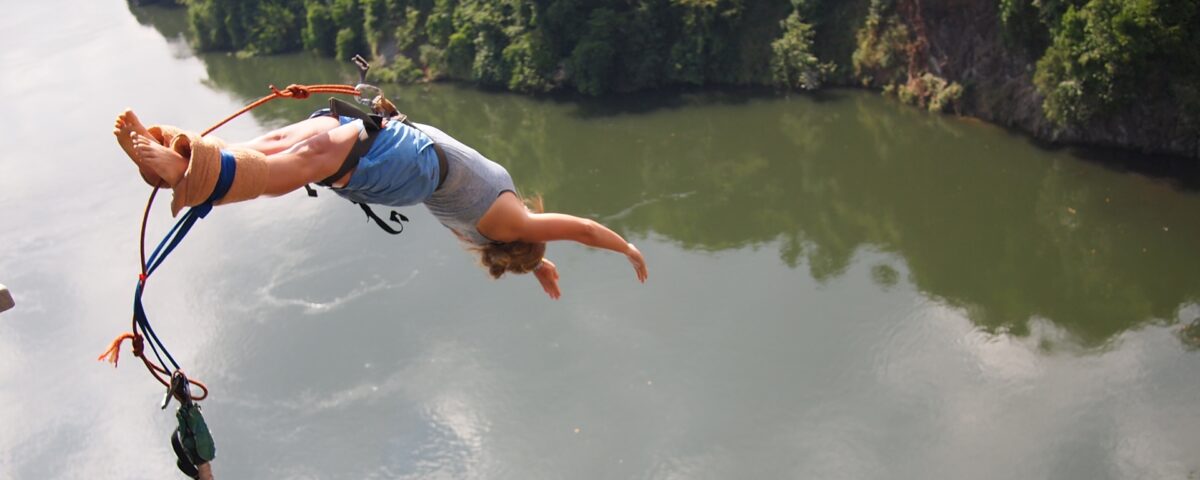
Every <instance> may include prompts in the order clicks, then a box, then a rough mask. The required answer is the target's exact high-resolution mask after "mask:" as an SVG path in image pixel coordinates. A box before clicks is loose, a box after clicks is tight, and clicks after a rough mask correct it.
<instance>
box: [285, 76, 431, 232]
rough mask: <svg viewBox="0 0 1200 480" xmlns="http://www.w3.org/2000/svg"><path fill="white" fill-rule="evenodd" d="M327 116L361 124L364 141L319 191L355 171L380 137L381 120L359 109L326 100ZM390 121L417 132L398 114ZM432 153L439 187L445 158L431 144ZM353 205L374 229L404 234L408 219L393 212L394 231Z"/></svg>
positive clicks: (366, 208)
mask: <svg viewBox="0 0 1200 480" xmlns="http://www.w3.org/2000/svg"><path fill="white" fill-rule="evenodd" d="M329 112H330V113H331V114H332V115H333V116H334V117H335V118H337V117H351V118H356V119H359V120H362V121H363V126H364V128H366V132H367V138H366V139H365V140H359V141H357V142H355V143H354V147H352V148H351V149H350V153H349V154H347V155H346V160H345V161H343V162H342V166H341V167H340V168H338V171H337V173H334V174H333V175H330V176H329V177H326V178H325V179H324V180H321V181H320V182H317V185H320V186H322V187H329V186H332V185H333V182H336V181H337V180H338V179H339V178H342V177H343V176H345V175H346V174H347V173H349V172H350V170H353V169H354V168H355V167H357V166H358V161H359V159H361V158H362V156H363V155H366V154H367V152H368V151H370V150H371V145H372V144H374V143H375V138H376V137H377V136H379V131H380V130H382V129H383V117H382V116H380V115H371V114H367V113H366V112H363V111H362V110H359V109H358V107H355V106H354V105H351V104H350V103H347V102H345V101H342V100H339V99H337V98H330V99H329ZM397 113H398V112H397ZM393 120H396V121H400V122H403V123H404V124H406V125H409V126H412V127H413V128H416V127H415V126H413V125H412V123H411V122H409V121H408V117H407V116H406V115H404V114H402V113H401V114H398V115H397V116H396V117H393ZM434 149H435V150H436V151H437V154H438V160H439V161H440V162H441V163H440V164H439V165H440V166H441V169H442V176H441V178H439V179H438V181H439V185H440V184H441V183H440V182H441V181H442V180H444V179H445V166H444V165H445V154H444V153H442V150H441V147H438V146H437V144H436V143H435V144H434ZM304 189H305V190H306V191H308V196H310V197H315V196H317V191H316V190H314V189H313V188H312V187H310V186H308V185H307V184H305V185H304ZM354 203H355V204H357V205H358V206H359V208H362V211H363V213H365V214H366V215H367V218H369V219H371V221H373V222H375V224H376V225H379V228H381V229H383V231H385V232H387V233H390V234H392V235H399V234H400V233H402V232H404V223H403V222H407V221H408V217H406V216H404V214H402V213H400V212H397V211H395V210H392V215H391V216H390V217H389V218H390V220H391V221H393V222H395V223H396V225H399V226H400V228H399V229H396V228H393V227H392V226H391V225H389V224H388V222H387V220H384V219H382V218H380V217H379V215H376V214H375V212H374V211H372V210H371V207H369V206H367V204H365V203H361V202H354Z"/></svg>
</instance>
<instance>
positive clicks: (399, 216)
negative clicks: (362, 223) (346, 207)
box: [354, 202, 408, 235]
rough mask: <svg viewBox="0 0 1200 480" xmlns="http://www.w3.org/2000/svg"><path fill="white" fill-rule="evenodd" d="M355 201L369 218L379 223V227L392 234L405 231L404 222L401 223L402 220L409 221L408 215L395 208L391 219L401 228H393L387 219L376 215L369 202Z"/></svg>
mask: <svg viewBox="0 0 1200 480" xmlns="http://www.w3.org/2000/svg"><path fill="white" fill-rule="evenodd" d="M354 203H355V204H356V205H358V206H359V208H362V211H363V213H365V214H367V218H369V219H371V220H373V221H374V222H375V224H376V225H379V228H382V229H383V231H385V232H387V233H390V234H392V235H399V234H400V233H401V232H403V231H404V223H401V222H407V221H408V217H406V216H404V214H402V213H400V212H397V211H395V210H392V216H391V220H392V221H393V222H396V225H399V226H400V229H399V230H397V229H395V228H392V226H391V225H388V223H387V222H386V221H384V220H383V219H382V218H379V215H376V214H375V212H373V211H371V207H368V206H367V204H365V203H362V202H354Z"/></svg>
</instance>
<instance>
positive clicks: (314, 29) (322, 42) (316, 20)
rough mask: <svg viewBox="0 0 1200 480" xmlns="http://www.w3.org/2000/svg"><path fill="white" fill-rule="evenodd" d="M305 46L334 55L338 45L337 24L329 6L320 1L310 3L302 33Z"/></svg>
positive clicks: (323, 53) (326, 54)
mask: <svg viewBox="0 0 1200 480" xmlns="http://www.w3.org/2000/svg"><path fill="white" fill-rule="evenodd" d="M301 37H302V38H303V41H304V48H305V49H307V50H311V51H314V52H317V53H319V54H321V55H325V56H333V54H334V53H336V51H337V50H336V49H335V48H336V46H337V43H336V42H337V24H335V23H333V14H332V13H330V11H329V7H327V6H325V4H323V3H320V2H310V3H309V4H308V15H307V18H306V23H305V27H304V32H303V34H302V35H301Z"/></svg>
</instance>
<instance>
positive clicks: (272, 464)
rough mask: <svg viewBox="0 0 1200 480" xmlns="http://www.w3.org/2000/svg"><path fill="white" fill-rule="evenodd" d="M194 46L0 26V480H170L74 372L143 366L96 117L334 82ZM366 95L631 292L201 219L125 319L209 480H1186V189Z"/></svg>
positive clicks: (668, 104) (166, 423) (117, 185)
mask: <svg viewBox="0 0 1200 480" xmlns="http://www.w3.org/2000/svg"><path fill="white" fill-rule="evenodd" d="M184 29H185V23H184V16H183V14H182V12H181V11H179V10H162V9H142V8H135V9H132V10H131V8H130V7H128V6H127V4H125V3H123V2H120V1H116V0H96V1H90V0H89V1H83V0H74V1H69V2H68V1H60V2H21V3H20V4H19V5H9V6H8V7H7V8H6V9H5V15H4V16H3V17H0V38H2V39H3V41H2V42H0V44H2V45H4V47H3V49H0V65H2V66H3V67H2V69H0V89H2V91H3V92H4V95H5V98H6V101H5V115H3V117H2V119H0V126H2V127H3V128H2V131H3V132H4V134H3V135H0V152H2V153H0V283H3V284H5V285H8V286H9V287H10V288H11V290H12V291H13V294H14V296H15V297H16V301H17V307H16V308H15V309H14V310H11V311H8V312H5V313H3V314H0V478H4V479H10V478H11V479H46V478H121V479H163V478H182V476H180V475H179V474H178V473H177V472H175V467H174V458H173V454H172V452H171V449H170V446H169V443H168V442H167V438H168V435H169V433H170V432H171V430H172V429H173V428H174V417H173V415H172V414H171V413H172V411H171V410H168V411H161V410H159V409H158V402H159V400H160V398H161V396H162V388H161V387H159V386H158V385H157V383H155V382H154V381H153V380H152V379H151V378H150V377H149V376H148V375H147V374H146V373H145V371H144V369H143V368H142V366H141V365H140V362H139V361H138V360H137V359H136V358H134V357H133V356H132V355H131V353H130V352H129V350H128V346H126V350H125V352H124V355H123V356H122V361H121V365H120V368H118V369H113V368H112V367H111V366H109V365H108V364H106V363H100V362H97V361H96V355H97V354H99V353H100V352H101V351H102V350H104V348H105V347H106V346H107V344H108V342H109V341H110V340H111V339H112V338H113V337H115V336H116V335H118V334H120V333H122V332H123V331H125V330H127V329H128V328H129V319H130V312H131V309H130V305H131V299H132V294H133V290H134V286H135V283H136V279H137V274H138V227H139V224H140V220H141V213H142V209H143V207H144V205H145V203H146V199H147V196H148V194H149V192H150V189H149V188H148V187H146V185H144V184H143V183H142V182H141V181H140V179H139V178H138V176H137V175H136V173H135V170H134V168H133V166H132V164H131V163H130V162H129V161H128V160H127V159H126V158H125V157H124V156H123V155H122V153H121V151H120V150H119V149H118V148H117V145H116V144H115V142H114V140H113V137H112V136H111V135H110V133H109V132H110V129H111V125H112V120H113V117H114V116H115V115H116V114H117V113H118V112H119V111H120V110H121V109H122V108H124V107H127V106H131V107H133V108H135V109H136V110H137V111H138V112H139V113H140V114H141V115H142V118H143V119H146V120H147V121H150V122H161V123H169V124H176V125H180V126H183V127H186V128H191V129H197V130H199V129H203V128H204V127H207V126H208V125H210V124H212V123H213V122H215V121H216V120H217V119H219V118H221V117H223V116H225V115H227V114H228V113H230V112H232V111H234V110H236V109H237V108H239V107H241V106H242V105H244V104H245V103H247V102H248V101H250V100H252V99H254V98H257V97H259V96H261V95H263V94H265V93H266V92H267V90H266V85H267V84H271V83H274V84H276V85H280V86H282V85H286V84H289V83H340V82H346V81H352V80H353V74H352V71H351V69H349V68H348V67H347V66H346V65H342V64H340V63H334V62H332V61H329V60H323V59H318V58H315V57H312V56H309V55H292V56H283V57H273V58H257V59H239V58H237V57H236V56H231V55H224V54H214V55H207V54H205V55H197V54H196V53H194V52H193V51H192V50H190V49H189V47H188V46H187V43H186V42H185V41H184V40H183V39H182V37H181V35H182V33H183V31H184ZM387 91H388V93H389V94H390V95H391V96H393V97H395V98H396V99H397V103H398V104H399V105H400V106H401V108H402V110H404V111H406V112H407V113H409V114H410V115H411V116H412V117H413V118H415V119H417V120H419V121H421V122H425V123H431V124H434V125H437V126H439V127H440V128H442V129H443V130H445V131H447V132H449V133H451V134H452V135H455V136H456V137H458V138H459V139H461V140H463V141H464V142H466V143H468V144H470V145H472V146H474V147H476V148H477V149H478V150H480V151H481V152H483V153H484V154H486V155H488V156H489V157H491V158H492V159H495V160H496V161H498V162H499V163H501V164H503V165H505V166H506V167H507V168H508V169H509V170H510V171H511V172H512V174H513V176H514V178H515V179H516V183H517V186H518V188H519V189H520V190H521V191H522V192H526V193H540V194H541V195H542V196H543V197H544V199H545V202H546V204H547V206H548V208H550V209H552V210H557V211H563V212H567V213H572V214H575V215H580V216H585V217H589V218H594V219H597V220H599V221H602V222H603V223H605V224H607V225H609V226H611V227H613V229H615V230H616V231H618V232H620V233H621V234H623V235H625V236H626V237H627V238H628V239H630V240H631V241H633V242H634V243H636V244H637V245H638V246H639V247H640V248H641V250H642V252H644V254H645V257H646V259H647V262H648V265H649V269H650V279H649V281H648V282H647V283H646V284H644V285H641V284H638V283H637V282H636V280H635V278H634V275H633V272H632V271H631V269H630V268H629V265H628V263H627V262H626V261H625V259H624V258H622V257H620V256H619V255H616V254H613V253H610V252H603V251H596V250H592V249H588V248H584V247H581V246H578V245H573V244H572V245H568V244H554V245H552V246H551V247H550V249H549V254H548V255H549V257H550V258H553V259H554V260H555V261H556V262H557V263H558V265H559V268H560V270H561V273H562V288H563V297H562V299H561V300H559V301H552V300H549V299H547V298H546V297H545V295H544V294H543V293H542V292H541V290H540V289H539V288H538V286H537V283H536V281H535V280H534V279H532V278H525V277H517V278H506V279H503V280H499V281H493V280H490V279H489V278H488V277H487V276H486V275H485V272H484V271H483V270H482V269H481V268H479V267H477V266H476V265H475V264H474V261H473V260H472V258H471V256H470V255H468V254H466V253H465V252H464V251H463V249H462V248H461V247H460V246H459V245H458V243H457V242H456V241H455V239H454V237H453V236H452V235H451V233H450V232H449V231H447V230H446V229H444V228H442V227H441V226H440V225H438V223H437V222H436V221H435V220H434V219H433V218H432V216H431V215H430V214H429V213H428V212H427V211H426V210H425V209H424V207H421V206H416V207H410V208H405V209H401V210H402V211H403V213H405V214H406V215H407V216H408V217H409V218H410V219H411V222H409V223H408V224H407V227H406V229H405V232H404V233H403V234H402V235H400V236H399V237H391V236H388V235H385V234H383V233H382V232H381V231H379V230H378V229H377V228H376V227H375V226H374V225H372V224H370V223H368V222H367V221H366V219H365V218H364V217H363V216H362V214H361V212H360V211H359V210H358V208H357V207H355V206H354V205H351V204H349V203H347V202H345V201H343V200H341V199H339V198H337V197H336V196H335V195H332V194H330V193H329V192H324V193H322V194H321V195H320V197H318V198H317V199H311V198H308V197H307V196H305V194H304V192H303V191H300V192H295V193H292V194H289V195H286V196H283V197H280V198H274V199H264V200H258V201H254V202H249V203H243V204H237V205H230V206H223V207H218V208H216V209H215V210H214V211H213V212H212V214H210V215H209V216H208V218H206V219H204V220H201V221H200V222H199V223H198V224H197V226H196V227H195V228H194V229H193V231H192V233H191V234H190V235H189V236H188V237H187V238H186V239H185V240H184V241H183V243H182V244H181V245H180V246H179V248H178V249H176V250H175V252H174V254H173V255H172V256H171V257H170V258H168V259H167V261H166V263H164V264H163V267H162V268H160V269H159V270H158V271H157V272H155V275H154V276H153V277H151V280H150V282H149V284H148V287H147V290H146V297H145V300H146V308H147V310H148V312H149V316H150V319H151V321H152V322H153V324H154V325H155V327H156V329H157V331H158V333H159V335H160V336H161V337H162V338H163V339H164V341H165V342H166V344H167V345H168V346H169V347H170V348H171V352H172V353H173V354H174V356H175V358H177V359H178V360H179V361H180V362H181V364H182V365H183V366H184V368H185V370H186V371H187V372H188V373H189V374H191V375H192V376H194V377H197V378H199V379H201V380H202V381H204V382H206V383H207V384H208V386H209V387H210V388H211V389H212V395H211V397H210V399H208V400H206V401H204V402H203V406H204V413H205V415H206V417H207V418H208V422H209V425H210V427H211V429H212V430H213V432H214V435H215V439H216V443H217V452H218V454H217V460H216V461H215V462H214V467H215V469H214V470H215V473H216V475H217V478H224V479H249V478H264V479H265V478H286V479H293V478H295V479H309V478H321V479H327V478H332V479H383V478H421V479H424V478H436V479H442V478H445V479H459V478H467V479H494V478H503V479H508V478H512V479H530V478H547V479H568V478H569V479H583V478H600V479H626V478H639V479H710V478H711V479H731V478H755V479H759V478H761V479H774V478H821V479H838V478H845V479H869V478H881V479H882V478H888V479H892V478H911V479H930V478H982V479H991V478H995V479H1040V478H1045V479H1061V478H1080V479H1083V478H1086V479H1108V478H1113V479H1123V478H1154V479H1159V478H1176V479H1195V478H1197V477H1200V303H1198V302H1200V275H1198V273H1197V272H1200V255H1198V254H1197V247H1200V222H1197V218H1198V214H1200V194H1198V193H1197V191H1195V183H1194V182H1188V181H1182V182H1181V181H1173V180H1165V179H1161V178H1154V177H1150V176H1145V175H1141V174H1136V173H1130V172H1127V171H1123V170H1122V169H1120V168H1114V167H1111V166H1105V165H1110V164H1105V163H1097V162H1094V161H1085V160H1083V159H1081V156H1082V154H1080V153H1078V152H1073V151H1070V150H1055V151H1048V150H1045V149H1042V148H1039V147H1037V146H1035V145H1032V144H1031V143H1030V142H1029V141H1028V140H1027V139H1026V138H1025V137H1023V136H1021V135H1018V134H1013V133H1009V132H1006V131H1004V130H1002V129H1000V128H996V127H993V126H988V125H985V124H980V123H978V122H975V121H971V120H967V119H960V118H955V117H952V116H937V115H930V114H926V113H924V112H920V111H917V110H915V109H912V108H907V107H903V106H899V105H897V104H895V103H894V102H892V101H889V100H888V99H887V98H884V97H881V96H879V95H878V94H875V93H869V92H856V91H829V92H823V93H820V94H817V95H795V96H787V97H784V96H777V95H761V94H751V93H721V92H710V93H670V94H666V93H659V94H647V95H637V96H630V97H625V98H621V99H617V100H602V101H596V100H582V101H581V100H563V99H533V98H528V97H524V96H518V95H511V94H497V93H487V92H481V91H478V90H474V89H469V88H464V87H457V86H450V85H433V86H407V87H397V86H390V87H387ZM321 102H322V101H321V100H320V99H312V100H309V101H303V102H301V101H291V100H288V101H282V100H281V101H277V102H276V103H273V104H270V105H268V106H266V107H264V108H261V109H259V110H256V111H255V112H254V113H253V114H252V115H247V116H245V117H243V118H241V119H238V120H236V121H235V122H233V123H231V124H230V125H228V126H226V127H224V128H223V129H222V130H219V131H218V135H220V136H222V137H224V138H227V139H234V140H237V139H243V138H247V137H250V136H253V135H256V134H259V133H262V132H265V131H267V130H269V129H270V128H273V127H276V126H280V125H284V124H286V123H288V122H290V121H294V120H296V119H299V118H303V117H304V116H305V115H307V113H308V112H310V111H311V110H313V109H314V108H317V107H319V106H320V104H321ZM1140 161H1145V162H1152V161H1157V160H1155V159H1141V160H1140ZM166 193H169V192H166ZM166 200H167V197H166V195H165V193H164V194H163V195H160V197H159V200H158V201H157V202H155V205H154V208H153V210H152V211H151V214H150V231H149V233H148V241H150V242H152V243H156V242H157V241H158V239H159V238H161V237H162V235H164V234H165V233H166V231H167V229H168V228H170V225H171V222H172V219H171V218H170V213H169V211H168V209H167V208H166V207H167V203H168V202H167V201H166Z"/></svg>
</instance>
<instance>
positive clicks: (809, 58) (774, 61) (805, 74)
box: [771, 11, 823, 90]
mask: <svg viewBox="0 0 1200 480" xmlns="http://www.w3.org/2000/svg"><path fill="white" fill-rule="evenodd" d="M782 26H783V35H782V36H780V37H779V38H778V39H776V40H775V41H774V42H771V79H772V80H773V81H774V83H775V85H776V86H779V87H784V88H793V87H799V88H804V89H809V90H811V89H815V88H817V87H820V86H821V77H822V70H823V66H822V65H821V62H820V61H819V60H817V56H816V55H813V53H812V49H813V34H814V32H813V28H812V25H809V24H808V23H805V22H804V19H803V18H801V17H800V12H799V11H794V12H792V14H791V15H788V17H787V19H786V20H784V21H783V22H782Z"/></svg>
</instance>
